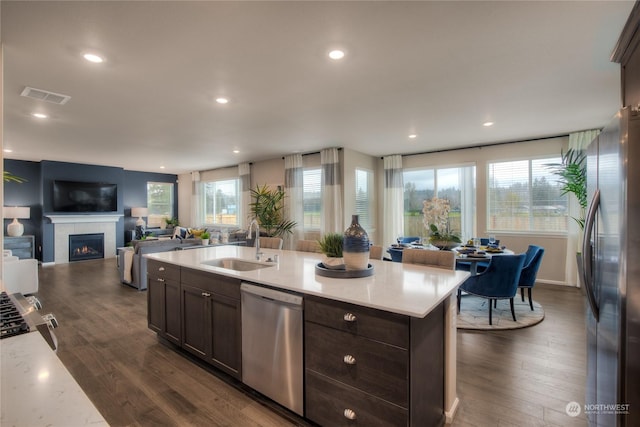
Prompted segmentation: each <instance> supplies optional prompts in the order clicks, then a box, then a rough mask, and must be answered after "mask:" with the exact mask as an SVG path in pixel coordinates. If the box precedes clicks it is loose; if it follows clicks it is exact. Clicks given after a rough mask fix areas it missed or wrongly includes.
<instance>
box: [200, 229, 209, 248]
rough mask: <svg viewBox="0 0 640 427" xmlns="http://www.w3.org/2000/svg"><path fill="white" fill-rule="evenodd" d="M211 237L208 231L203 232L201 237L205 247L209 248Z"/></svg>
mask: <svg viewBox="0 0 640 427" xmlns="http://www.w3.org/2000/svg"><path fill="white" fill-rule="evenodd" d="M210 237H211V234H209V232H208V231H206V230H205V231H203V232H202V234H201V235H200V239H201V240H202V244H203V245H204V246H207V245H208V244H209V238H210Z"/></svg>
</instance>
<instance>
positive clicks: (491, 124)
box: [482, 122, 493, 128]
mask: <svg viewBox="0 0 640 427" xmlns="http://www.w3.org/2000/svg"><path fill="white" fill-rule="evenodd" d="M482 126H484V127H487V128H488V127H489V126H493V122H484V123H483V124H482Z"/></svg>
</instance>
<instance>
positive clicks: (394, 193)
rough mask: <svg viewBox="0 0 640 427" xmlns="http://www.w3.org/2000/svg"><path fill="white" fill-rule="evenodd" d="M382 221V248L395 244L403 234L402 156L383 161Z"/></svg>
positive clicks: (389, 157) (387, 158)
mask: <svg viewBox="0 0 640 427" xmlns="http://www.w3.org/2000/svg"><path fill="white" fill-rule="evenodd" d="M383 160H384V207H383V213H384V221H383V229H382V242H383V246H389V245H390V244H392V243H395V242H396V238H397V237H398V236H401V235H402V234H403V233H404V184H403V181H402V156H400V155H393V156H387V157H385V158H384V159H383Z"/></svg>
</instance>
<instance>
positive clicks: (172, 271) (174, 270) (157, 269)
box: [147, 259, 180, 282]
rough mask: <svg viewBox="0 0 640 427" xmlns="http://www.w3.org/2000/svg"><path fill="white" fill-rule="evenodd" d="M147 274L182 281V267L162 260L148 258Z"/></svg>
mask: <svg viewBox="0 0 640 427" xmlns="http://www.w3.org/2000/svg"><path fill="white" fill-rule="evenodd" d="M147 274H148V275H149V277H152V278H156V279H164V280H165V281H167V280H174V281H178V282H179V281H180V267H178V266H177V265H173V264H167V263H164V262H160V261H154V260H151V259H150V260H147Z"/></svg>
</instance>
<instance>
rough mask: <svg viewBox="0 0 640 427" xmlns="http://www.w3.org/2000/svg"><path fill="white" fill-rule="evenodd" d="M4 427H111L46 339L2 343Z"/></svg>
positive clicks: (31, 335) (22, 338)
mask: <svg viewBox="0 0 640 427" xmlns="http://www.w3.org/2000/svg"><path fill="white" fill-rule="evenodd" d="M0 359H1V363H0V364H1V365H2V366H1V374H2V381H1V384H2V385H1V389H2V399H1V404H0V405H1V410H2V412H1V415H0V425H2V426H29V427H38V426H49V427H55V426H60V427H71V426H74V427H76V426H77V427H80V426H108V425H109V424H107V422H106V421H105V419H104V418H103V417H102V415H101V414H100V412H98V410H97V409H96V407H95V406H94V405H93V403H92V402H91V401H90V400H89V398H88V397H87V395H86V394H85V393H84V392H83V391H82V389H81V388H80V386H79V385H78V383H77V382H76V381H75V380H74V379H73V377H72V376H71V374H70V373H69V371H67V368H65V367H64V365H63V364H62V362H61V361H60V359H58V356H57V355H56V354H55V353H54V352H53V350H51V348H50V347H49V345H48V344H47V343H46V342H45V340H44V338H42V336H41V335H40V334H39V333H37V332H31V333H28V334H22V335H18V336H15V337H11V338H5V339H3V340H2V341H1V342H0Z"/></svg>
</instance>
